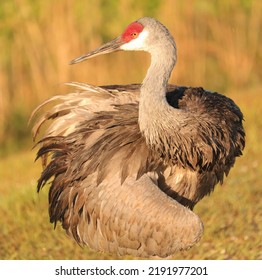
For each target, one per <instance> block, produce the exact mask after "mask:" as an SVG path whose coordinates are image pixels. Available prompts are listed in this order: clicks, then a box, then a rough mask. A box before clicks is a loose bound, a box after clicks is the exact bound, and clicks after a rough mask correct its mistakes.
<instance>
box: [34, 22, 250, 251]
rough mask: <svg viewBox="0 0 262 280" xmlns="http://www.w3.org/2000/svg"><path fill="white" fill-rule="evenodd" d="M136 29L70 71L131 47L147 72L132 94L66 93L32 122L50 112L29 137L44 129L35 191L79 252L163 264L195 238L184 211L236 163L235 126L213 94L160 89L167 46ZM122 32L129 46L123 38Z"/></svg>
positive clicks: (238, 134)
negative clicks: (42, 193)
mask: <svg viewBox="0 0 262 280" xmlns="http://www.w3.org/2000/svg"><path fill="white" fill-rule="evenodd" d="M137 23H138V27H139V28H140V25H141V26H142V28H143V30H142V31H140V29H138V31H137V30H135V31H137V32H138V33H139V32H141V33H140V34H134V31H133V29H132V28H133V27H134V28H136V25H134V26H133V25H132V26H131V28H130V29H129V28H127V30H126V31H125V33H123V34H124V35H122V36H120V37H118V38H116V39H114V40H113V41H111V42H109V43H107V44H105V45H103V46H102V47H100V48H99V49H97V50H95V51H93V52H91V53H89V54H87V55H83V56H81V57H80V58H77V59H76V60H73V61H72V63H77V62H80V61H82V60H84V59H86V58H89V57H93V56H96V55H98V54H102V53H109V52H112V51H117V50H128V49H130V50H131V47H133V49H134V50H145V51H148V52H149V53H150V54H151V65H150V68H149V70H148V72H147V75H146V77H145V79H144V81H143V83H142V85H124V86H120V85H113V86H102V87H96V86H91V85H87V84H80V83H71V84H70V85H71V86H73V87H75V88H76V91H75V92H74V93H71V94H67V95H61V96H55V97H53V98H51V99H49V100H48V101H46V102H45V103H43V104H42V105H40V106H39V107H38V108H37V109H36V110H35V111H34V112H33V114H32V116H33V117H34V118H35V117H36V116H37V115H38V113H39V112H40V111H43V109H44V108H47V107H48V108H50V106H49V105H50V104H53V103H56V105H53V107H52V108H51V109H48V110H47V111H45V112H44V113H42V114H41V115H40V117H39V118H38V120H37V121H36V122H35V125H34V128H33V134H34V137H36V135H37V134H38V133H39V130H40V128H41V126H42V124H44V123H45V122H47V121H48V120H51V121H52V122H51V124H50V125H49V127H48V128H47V129H46V131H45V133H44V135H43V136H42V139H41V140H40V141H39V145H40V148H39V151H38V155H37V157H38V158H39V157H41V158H42V160H43V173H42V175H41V177H40V179H39V181H38V190H40V189H41V188H42V187H43V186H44V185H45V184H46V182H47V181H49V180H52V181H51V182H52V183H51V187H50V191H49V214H50V221H51V222H52V223H55V224H56V223H57V222H61V223H62V226H63V228H64V229H65V230H66V232H67V233H68V234H69V235H70V236H72V237H73V238H74V239H75V240H76V241H77V242H78V243H79V244H87V245H89V246H90V247H91V248H93V249H95V250H98V251H107V252H112V253H118V254H120V255H124V254H132V255H135V256H142V257H149V256H159V257H166V256H169V255H171V254H174V253H175V252H176V251H178V250H184V249H187V248H190V247H191V246H192V245H194V244H195V243H196V242H197V241H199V239H200V238H201V235H202V233H203V224H202V222H201V220H200V218H199V217H198V216H197V215H196V214H195V213H194V212H193V211H192V209H193V207H194V205H195V204H196V203H197V202H198V201H199V200H200V199H202V198H203V197H204V196H205V195H207V194H209V193H210V192H212V191H213V189H214V187H215V185H216V184H217V183H219V182H220V183H222V182H223V178H224V176H225V175H227V174H228V173H229V170H230V169H231V167H232V166H233V165H234V163H235V158H236V157H238V156H240V155H241V154H242V150H243V149H244V145H245V133H244V129H243V126H242V120H243V116H242V113H241V111H240V109H239V108H238V107H237V106H236V104H235V103H234V102H233V101H232V100H231V99H229V98H227V97H225V96H223V95H221V94H218V93H211V92H208V91H205V90H203V89H202V88H190V87H177V86H174V85H168V84H167V83H168V79H169V76H170V74H171V71H172V69H173V67H174V65H175V62H176V46H175V42H174V39H173V37H172V36H171V35H170V33H169V32H168V30H167V29H166V28H165V27H164V26H163V25H162V24H161V23H159V22H158V21H156V20H155V19H152V18H142V19H140V20H138V21H137ZM139 24H140V25H139ZM131 29H132V30H131ZM129 30H131V31H132V32H133V33H132V36H134V37H135V38H134V39H133V40H131V43H129V42H127V39H126V38H125V37H124V36H126V35H125V34H127V33H128V32H129ZM131 31H130V32H131ZM130 34H131V33H130ZM127 35H129V34H127ZM137 35H139V36H137ZM143 36H144V37H143ZM141 37H143V40H142V39H141ZM141 40H142V44H141V42H140V41H141ZM133 44H134V45H133ZM49 154H51V155H52V157H51V158H49V157H48V155H49Z"/></svg>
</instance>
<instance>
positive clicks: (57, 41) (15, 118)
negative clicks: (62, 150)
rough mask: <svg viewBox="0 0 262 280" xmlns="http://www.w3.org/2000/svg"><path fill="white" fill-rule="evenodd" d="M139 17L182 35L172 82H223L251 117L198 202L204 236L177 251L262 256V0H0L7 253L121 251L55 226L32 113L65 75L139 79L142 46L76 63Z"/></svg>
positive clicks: (221, 87) (1, 237) (214, 87)
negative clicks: (228, 167) (227, 164)
mask: <svg viewBox="0 0 262 280" xmlns="http://www.w3.org/2000/svg"><path fill="white" fill-rule="evenodd" d="M143 16H151V17H155V18H157V19H158V20H160V21H161V22H162V23H163V24H164V25H166V26H167V27H168V29H169V30H170V32H171V33H172V34H173V35H174V38H175V40H176V43H177V48H178V61H177V65H176V68H175V70H174V71H173V74H172V76H171V80H170V83H175V84H178V85H187V86H202V87H204V88H206V89H209V90H211V91H219V92H221V93H223V94H225V95H227V96H229V97H231V98H233V99H234V101H235V102H236V103H237V104H238V105H239V107H240V108H241V110H242V111H243V113H244V116H245V128H246V133H247V147H246V149H245V152H244V156H243V157H242V158H240V159H238V160H237V163H236V165H235V168H234V169H233V171H232V172H231V174H230V176H229V178H228V179H227V180H226V182H225V184H224V186H223V187H221V186H218V187H217V188H216V190H215V192H214V194H213V195H212V196H211V197H209V198H206V199H204V200H203V201H202V202H200V203H199V206H197V207H196V211H197V212H198V214H199V215H200V216H201V218H202V219H203V221H204V224H205V226H206V232H205V235H204V237H203V239H202V241H201V242H200V244H198V245H197V246H196V247H194V248H193V249H191V250H190V251H188V252H184V253H180V254H178V255H177V256H174V258H190V259H196V258H197V259H230V258H233V259H258V258H259V259H261V258H262V240H261V230H262V226H261V224H262V203H261V195H262V179H261V177H262V167H261V162H262V160H261V158H262V149H261V139H262V120H261V110H262V96H261V94H262V93H261V90H262V83H261V79H262V70H261V69H262V47H261V46H262V39H261V38H262V1H260V0H231V1H227V0H220V1H209V0H190V1H183V0H162V1H160V0H144V1H135V0H108V1H106V0H81V1H80V0H78V1H73V0H57V1H52V0H45V1H40V0H8V1H1V2H0V49H1V52H0V156H1V158H0V176H1V183H0V216H1V219H2V222H3V224H4V225H3V226H2V227H1V228H0V259H1V258H2V259H23V258H24V259H42V258H44V259H57V258H58V259H63V258H75V259H79V258H83V259H85V258H105V257H106V258H117V256H105V255H104V254H94V253H92V252H91V251H89V249H88V248H86V249H82V248H79V247H78V246H77V245H76V244H74V243H73V242H72V241H71V240H69V239H68V238H67V237H66V236H65V234H64V233H63V232H62V231H61V230H60V228H59V227H58V229H57V230H56V231H53V229H52V225H50V224H49V222H48V213H47V198H46V197H47V191H46V190H44V194H42V193H41V194H40V195H37V194H36V193H35V185H36V181H37V178H38V176H39V173H40V172H41V168H40V164H39V163H34V156H35V150H33V151H32V149H31V148H32V146H33V143H32V140H31V133H30V127H29V126H28V119H29V116H30V114H31V112H32V110H33V109H34V108H35V107H36V106H37V105H39V104H40V103H41V102H43V101H44V100H46V99H47V98H48V97H51V96H53V95H55V94H62V93H66V92H67V90H66V89H65V88H64V87H62V86H61V85H62V84H63V83H65V82H69V81H78V82H86V83H90V84H96V85H103V84H104V85H105V84H124V83H140V82H141V81H142V79H143V77H144V75H145V73H146V70H147V67H148V66H149V63H150V59H149V56H148V55H147V54H145V53H132V52H118V53H114V54H110V55H107V56H101V57H97V58H94V59H92V60H89V61H86V62H84V63H80V64H77V65H68V62H69V61H70V60H72V59H73V58H76V57H78V56H80V55H81V54H83V53H85V52H87V51H89V50H92V49H94V48H96V47H97V46H99V45H100V44H102V43H104V42H106V41H108V40H111V39H113V38H115V37H116V36H118V35H120V34H121V32H122V31H123V30H124V28H125V27H126V26H127V25H128V24H129V23H130V22H132V21H134V20H136V19H138V18H139V17H143ZM259 231H260V235H259ZM65 248H66V250H65Z"/></svg>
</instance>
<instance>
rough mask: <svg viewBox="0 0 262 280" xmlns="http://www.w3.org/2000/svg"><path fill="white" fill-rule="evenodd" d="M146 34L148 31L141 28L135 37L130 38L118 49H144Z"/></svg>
mask: <svg viewBox="0 0 262 280" xmlns="http://www.w3.org/2000/svg"><path fill="white" fill-rule="evenodd" d="M147 36H148V31H147V30H143V31H142V32H141V33H140V34H139V35H138V37H137V38H136V39H133V40H131V41H130V42H128V43H126V44H123V45H122V46H121V47H120V49H121V50H124V51H133V50H141V51H142V50H146V45H145V39H146V38H147Z"/></svg>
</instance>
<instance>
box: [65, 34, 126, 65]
mask: <svg viewBox="0 0 262 280" xmlns="http://www.w3.org/2000/svg"><path fill="white" fill-rule="evenodd" d="M123 44H124V42H122V41H121V37H117V38H115V39H114V40H112V41H110V42H108V43H106V44H104V45H102V46H101V47H99V48H97V49H95V50H93V51H91V52H89V53H87V54H84V55H81V56H80V57H78V58H76V59H73V60H72V61H70V62H69V64H75V63H78V62H81V61H83V60H85V59H88V58H91V57H95V56H98V55H101V54H106V53H111V52H116V51H120V50H121V49H120V47H121V46H122V45H123Z"/></svg>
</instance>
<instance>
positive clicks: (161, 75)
mask: <svg viewBox="0 0 262 280" xmlns="http://www.w3.org/2000/svg"><path fill="white" fill-rule="evenodd" d="M150 53H151V65H150V67H149V69H148V71H147V74H146V77H145V79H144V81H143V84H142V87H141V92H140V103H139V126H140V130H141V132H142V134H143V135H144V136H145V138H146V140H147V142H148V143H151V144H153V141H154V140H157V138H158V137H160V134H161V131H162V130H166V129H168V128H170V127H168V126H169V124H171V123H172V115H173V114H172V111H173V108H172V107H171V106H170V105H169V104H168V102H167V100H166V89H167V84H168V80H169V77H170V74H171V72H172V70H173V68H174V65H175V62H176V48H175V45H174V44H171V43H169V44H167V45H166V46H161V47H159V48H154V49H153V50H151V51H150Z"/></svg>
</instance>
